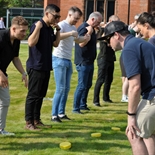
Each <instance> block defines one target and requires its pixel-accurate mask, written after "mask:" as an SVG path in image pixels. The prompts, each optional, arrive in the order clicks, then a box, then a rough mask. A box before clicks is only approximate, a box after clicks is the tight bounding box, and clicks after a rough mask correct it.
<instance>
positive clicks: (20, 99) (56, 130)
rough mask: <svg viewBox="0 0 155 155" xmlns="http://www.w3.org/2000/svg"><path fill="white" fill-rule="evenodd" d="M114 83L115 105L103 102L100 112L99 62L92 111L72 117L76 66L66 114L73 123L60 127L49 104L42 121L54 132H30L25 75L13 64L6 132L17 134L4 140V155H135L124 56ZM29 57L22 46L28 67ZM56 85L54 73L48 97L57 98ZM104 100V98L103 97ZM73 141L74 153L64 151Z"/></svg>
mask: <svg viewBox="0 0 155 155" xmlns="http://www.w3.org/2000/svg"><path fill="white" fill-rule="evenodd" d="M116 56H117V61H116V62H115V72H114V80H113V83H112V87H111V92H110V96H111V99H112V100H113V101H114V103H113V104H105V103H103V102H101V105H102V107H100V108H98V107H95V106H94V105H93V104H92V100H93V90H94V84H95V81H96V75H97V66H96V62H95V72H94V79H93V86H92V88H91V89H90V92H89V96H88V106H89V108H90V109H91V110H90V111H89V112H85V114H84V115H77V114H73V113H72V105H73V96H74V91H75V88H76V85H77V72H76V70H75V66H74V65H73V69H74V71H73V75H72V80H71V90H70V93H69V96H68V101H67V106H66V113H67V115H68V116H69V117H70V118H71V119H72V120H71V121H68V122H67V121H64V122H63V123H61V124H58V123H57V124H56V123H53V122H51V121H50V118H51V104H52V103H51V102H50V101H49V100H45V101H44V103H43V107H42V115H41V118H42V121H43V122H44V123H45V124H52V128H51V129H43V130H42V131H37V132H33V131H27V130H25V129H24V126H25V120H24V111H25V109H24V108H25V98H26V95H27V89H26V88H24V85H23V83H22V82H21V75H20V74H19V73H18V72H17V71H16V69H15V68H14V66H13V65H12V64H11V65H10V66H9V68H8V74H9V81H10V93H11V105H10V108H9V112H8V117H7V126H6V130H7V131H10V132H15V133H16V135H15V136H12V137H6V136H0V155H131V154H132V153H131V147H130V144H129V142H128V140H127V138H126V136H125V127H126V123H127V120H126V119H127V116H126V114H125V111H126V109H127V103H121V102H120V100H121V85H122V83H121V78H120V75H121V73H120V67H119V56H120V52H118V53H117V54H116ZM27 57H28V47H27V45H26V44H22V45H21V51H20V58H21V61H22V63H23V65H24V67H25V62H26V60H27ZM54 91H55V82H54V78H53V72H51V79H50V82H49V89H48V92H47V96H46V97H50V98H51V97H53V94H54ZM101 98H102V96H101ZM111 127H120V128H121V131H113V130H111ZM93 132H101V133H102V136H101V137H100V138H92V137H91V136H90V135H91V133H93ZM64 141H69V142H71V144H72V147H71V149H69V150H61V149H60V148H59V144H60V143H61V142H64Z"/></svg>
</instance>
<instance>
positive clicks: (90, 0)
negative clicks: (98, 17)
mask: <svg viewBox="0 0 155 155" xmlns="http://www.w3.org/2000/svg"><path fill="white" fill-rule="evenodd" d="M94 1H96V11H99V12H100V13H101V14H102V15H103V17H105V18H106V21H107V20H108V18H109V17H110V16H111V15H113V14H114V12H115V0H85V6H86V7H85V20H87V19H88V17H89V15H90V14H91V13H92V12H93V11H94ZM105 1H106V4H105V5H106V12H105V11H104V7H105V6H104V3H105ZM104 14H105V16H104Z"/></svg>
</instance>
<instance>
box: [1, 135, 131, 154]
mask: <svg viewBox="0 0 155 155" xmlns="http://www.w3.org/2000/svg"><path fill="white" fill-rule="evenodd" d="M19 134H20V135H23V134H25V133H24V132H23V133H19ZM77 134H78V136H75V135H77ZM11 138H19V140H18V142H8V143H5V144H3V143H2V144H1V149H0V150H10V151H14V150H18V151H29V150H35V149H36V150H37V151H38V150H44V149H48V148H50V149H54V148H58V147H59V144H60V143H61V142H62V138H63V139H64V138H65V140H64V141H68V140H69V141H70V142H71V144H72V148H71V149H70V150H69V151H73V152H79V151H81V152H87V151H90V150H92V151H94V150H98V151H99V150H101V151H102V150H109V149H110V148H124V149H129V148H130V146H129V145H127V144H124V143H123V140H126V137H125V135H123V134H122V133H120V132H117V133H114V132H113V133H112V132H111V133H109V134H106V133H104V132H102V136H101V137H100V138H92V137H91V136H90V133H80V132H65V133H51V134H49V133H33V136H26V137H25V138H26V139H25V141H24V142H20V138H21V137H11ZM23 138H24V137H23ZM32 138H36V140H37V139H38V138H39V140H40V139H41V138H46V142H36V141H32ZM52 138H57V140H56V141H52ZM50 139H51V142H47V140H48V141H50ZM111 139H115V142H113V141H111Z"/></svg>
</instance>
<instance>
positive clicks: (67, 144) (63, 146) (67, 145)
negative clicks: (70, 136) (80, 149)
mask: <svg viewBox="0 0 155 155" xmlns="http://www.w3.org/2000/svg"><path fill="white" fill-rule="evenodd" d="M59 146H60V148H61V149H63V150H68V149H70V148H71V143H70V142H62V143H60V145H59Z"/></svg>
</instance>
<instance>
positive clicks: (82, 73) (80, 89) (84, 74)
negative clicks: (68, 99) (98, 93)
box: [73, 64, 94, 111]
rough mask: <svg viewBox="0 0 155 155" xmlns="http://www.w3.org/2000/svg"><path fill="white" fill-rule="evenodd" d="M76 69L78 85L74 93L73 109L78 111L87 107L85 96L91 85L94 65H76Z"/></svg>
mask: <svg viewBox="0 0 155 155" xmlns="http://www.w3.org/2000/svg"><path fill="white" fill-rule="evenodd" d="M76 70H77V71H78V85H77V87H76V91H75V93H74V104H73V111H80V109H82V108H86V107H87V104H86V103H87V96H88V92H89V89H90V88H91V86H92V79H93V73H94V65H93V64H92V65H86V66H84V65H77V66H76Z"/></svg>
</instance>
